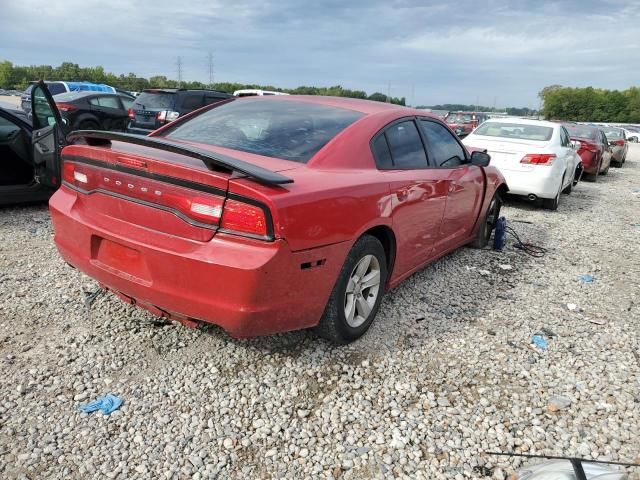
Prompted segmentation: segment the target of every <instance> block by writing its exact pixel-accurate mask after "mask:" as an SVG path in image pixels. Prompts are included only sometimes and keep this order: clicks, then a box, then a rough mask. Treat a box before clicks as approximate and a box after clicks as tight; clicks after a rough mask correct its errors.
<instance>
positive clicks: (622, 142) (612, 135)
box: [603, 127, 629, 167]
mask: <svg viewBox="0 0 640 480" xmlns="http://www.w3.org/2000/svg"><path fill="white" fill-rule="evenodd" d="M603 131H604V134H605V136H606V137H607V140H608V141H609V145H611V147H612V148H613V153H612V158H611V164H612V165H613V166H614V167H622V164H623V163H624V162H625V160H626V159H627V150H628V149H629V145H628V144H627V137H626V135H625V133H624V130H623V129H622V128H614V127H606V128H604V129H603Z"/></svg>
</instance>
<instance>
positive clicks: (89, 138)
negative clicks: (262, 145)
mask: <svg viewBox="0 0 640 480" xmlns="http://www.w3.org/2000/svg"><path fill="white" fill-rule="evenodd" d="M79 139H84V140H85V141H86V142H87V144H88V145H108V144H110V143H111V141H112V140H113V141H116V142H125V143H132V144H134V145H141V146H143V147H150V148H155V149H157V150H163V151H165V152H171V153H177V154H180V155H185V156H187V157H191V158H196V159H198V160H201V161H202V163H204V164H205V165H206V166H207V168H208V169H209V170H212V171H215V170H216V167H218V168H219V167H223V168H228V169H229V170H232V171H235V172H239V173H243V174H245V175H247V176H248V177H251V178H253V179H254V180H256V181H257V182H259V183H262V184H266V185H282V184H285V183H293V179H291V178H289V177H285V176H284V175H281V174H279V173H277V172H273V171H271V170H267V169H266V168H262V167H259V166H257V165H253V164H252V163H249V162H245V161H244V160H239V159H237V158H233V157H230V156H228V155H223V154H221V153H213V152H209V151H207V150H203V149H200V148H195V147H191V146H186V145H180V144H177V143H173V142H169V141H167V140H161V139H160V138H156V137H143V136H140V135H133V134H131V133H118V132H103V131H97V130H78V131H75V132H71V133H70V134H69V135H67V141H68V142H69V143H72V142H73V141H74V140H79Z"/></svg>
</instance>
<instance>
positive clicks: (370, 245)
mask: <svg viewBox="0 0 640 480" xmlns="http://www.w3.org/2000/svg"><path fill="white" fill-rule="evenodd" d="M366 255H374V256H375V257H376V258H377V260H378V262H379V264H380V291H379V292H378V298H377V299H376V303H375V304H374V306H373V308H372V309H371V313H370V314H369V318H367V321H366V322H364V323H363V324H362V325H360V326H359V327H356V328H354V327H351V326H350V325H349V324H348V323H347V319H346V317H345V314H344V298H345V294H346V289H347V284H348V282H349V278H350V277H351V273H352V272H353V269H354V268H355V266H356V265H357V264H358V262H359V261H360V260H361V259H362V258H363V257H364V256H366ZM387 275H388V272H387V259H386V255H385V252H384V248H383V247H382V244H381V243H380V242H379V241H378V239H376V238H375V237H373V236H370V235H365V236H363V237H361V238H359V239H358V240H357V241H356V243H355V244H354V246H353V247H352V248H351V250H350V251H349V253H348V254H347V258H346V259H345V262H344V264H343V266H342V269H341V271H340V275H339V276H338V280H337V282H336V284H335V286H334V289H333V292H332V293H331V298H330V299H329V302H328V304H327V308H326V309H325V313H324V315H323V319H322V320H321V323H322V322H328V323H329V325H324V326H323V327H324V328H323V330H325V329H329V330H330V331H333V332H332V333H333V335H332V337H333V338H332V340H334V341H337V342H338V343H348V342H352V341H353V340H356V339H358V338H360V337H361V336H362V335H364V333H365V332H366V331H367V330H368V329H369V327H370V326H371V323H372V322H373V320H374V319H375V317H376V315H377V313H378V309H379V308H380V303H381V302H382V297H383V295H384V290H385V288H384V286H385V284H386V281H387ZM327 333H328V332H327ZM324 336H325V337H326V335H324Z"/></svg>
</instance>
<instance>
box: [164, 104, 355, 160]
mask: <svg viewBox="0 0 640 480" xmlns="http://www.w3.org/2000/svg"><path fill="white" fill-rule="evenodd" d="M362 115H363V114H362V113H360V112H354V111H351V110H345V109H342V108H335V107H328V106H325V105H315V104H310V103H305V102H297V101H278V100H276V99H258V98H255V99H250V98H247V99H243V100H234V101H232V102H230V103H226V104H223V105H220V106H218V107H215V108H213V109H211V110H207V111H205V112H203V113H201V114H200V115H198V116H196V117H194V118H193V119H190V120H188V121H186V122H185V123H183V124H178V125H177V126H176V127H175V128H174V129H172V130H170V131H169V132H168V133H167V134H166V136H167V137H168V138H173V139H176V140H183V141H188V142H199V143H207V144H209V145H217V146H220V147H226V148H231V149H234V150H240V151H243V152H248V153H255V154H258V155H264V156H267V157H276V158H283V159H285V160H293V161H295V162H301V163H306V162H307V161H308V160H309V159H310V158H311V157H313V156H314V155H315V154H316V153H317V152H318V151H319V150H320V149H321V148H322V147H323V146H325V145H326V144H327V142H329V140H331V139H332V138H333V137H335V136H336V135H337V134H338V133H340V132H341V131H342V130H344V129H345V128H346V127H347V126H349V125H351V124H352V123H353V122H355V121H356V120H357V119H359V118H360V117H362Z"/></svg>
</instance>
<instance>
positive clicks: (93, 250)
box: [39, 96, 507, 343]
mask: <svg viewBox="0 0 640 480" xmlns="http://www.w3.org/2000/svg"><path fill="white" fill-rule="evenodd" d="M40 103H42V102H40ZM42 108H44V107H42V105H41V107H40V109H41V111H40V113H39V115H40V116H41V117H42V116H43V115H44V114H43V112H42ZM54 109H55V107H52V111H51V113H50V115H51V118H57V116H56V115H55V111H54ZM44 122H46V123H49V124H51V123H52V120H50V119H45V120H43V121H42V123H43V124H44ZM68 140H69V141H71V142H73V144H71V145H68V146H67V147H65V148H64V149H63V150H62V154H61V156H62V169H61V175H62V186H61V187H60V189H59V190H58V191H57V192H56V193H55V194H54V195H53V197H52V198H51V201H50V209H51V214H52V217H53V225H54V228H55V242H56V245H57V247H58V250H59V251H60V254H61V255H62V257H63V258H64V259H65V260H66V261H67V262H68V263H69V264H71V265H73V266H74V267H77V268H78V269H80V270H81V271H83V272H84V273H86V274H87V275H89V276H90V277H92V278H94V279H96V280H97V281H98V282H99V283H100V285H101V286H102V287H104V288H106V289H109V290H111V291H113V292H114V293H116V294H117V295H119V296H120V297H121V298H122V299H124V300H125V301H126V302H129V303H132V304H135V305H138V306H140V307H142V308H145V309H147V310H149V311H151V312H153V313H155V314H157V315H161V316H164V317H167V318H170V319H174V320H177V321H180V322H182V323H184V324H186V325H188V326H195V325H196V324H197V323H198V322H210V323H214V324H217V325H220V326H222V327H223V328H224V329H225V330H226V331H227V332H229V333H230V334H231V335H233V336H235V337H250V336H255V335H265V334H270V333H274V332H283V331H289V330H296V329H302V328H309V327H314V328H315V330H316V331H317V332H318V333H319V334H320V335H321V336H323V337H325V338H328V339H329V340H331V341H334V342H336V343H346V342H349V341H352V340H355V339H357V338H358V337H360V336H361V335H362V334H364V332H366V330H367V329H368V328H369V326H370V325H371V322H372V321H373V319H374V317H375V315H376V312H377V310H378V307H379V306H380V301H381V299H382V295H383V293H384V292H385V291H387V290H389V289H390V288H393V287H394V286H396V285H398V284H399V283H400V282H401V281H402V280H403V279H405V278H407V277H408V276H409V275H411V274H412V273H413V272H415V271H417V270H419V269H420V268H422V267H424V266H425V265H426V264H428V263H429V262H432V261H434V260H435V259H437V258H438V257H441V256H442V255H445V254H446V253H448V252H451V251H452V250H454V249H456V248H458V247H460V246H462V245H467V244H471V245H473V246H476V247H482V246H484V245H486V243H487V242H488V240H489V236H490V235H491V231H492V228H493V226H494V224H495V221H496V219H497V217H498V214H499V211H500V206H501V195H502V194H503V193H504V192H506V190H507V186H506V185H505V182H504V179H503V177H502V176H501V175H500V173H498V171H497V170H496V169H494V168H493V167H490V166H488V164H489V156H488V155H487V154H486V153H484V152H480V151H477V152H473V153H471V154H470V153H469V152H468V151H467V150H465V148H464V147H463V146H462V144H461V143H460V142H459V141H458V138H457V137H456V136H455V135H454V134H453V133H452V132H451V130H449V128H447V126H446V125H445V124H444V123H443V122H442V121H440V120H439V119H438V118H436V117H434V116H430V115H428V114H425V113H424V112H422V111H419V110H413V109H409V108H405V107H399V106H395V105H389V104H384V103H377V102H370V101H364V100H354V99H346V98H333V97H307V96H274V97H252V98H245V99H232V100H228V101H225V102H223V103H221V104H217V105H213V106H210V107H205V108H204V109H201V110H199V111H196V112H194V113H192V114H190V115H188V116H186V117H184V118H183V119H180V120H178V121H175V122H173V123H171V124H169V125H167V126H165V127H163V128H161V129H159V130H157V131H155V132H153V133H152V134H151V135H150V136H148V137H138V136H134V135H128V134H122V133H113V132H94V131H81V132H75V133H72V134H71V135H70V136H69V137H68Z"/></svg>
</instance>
